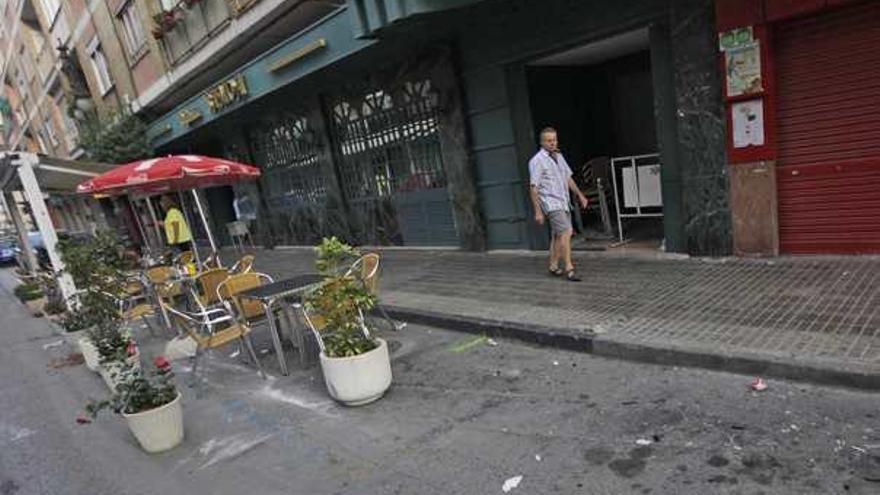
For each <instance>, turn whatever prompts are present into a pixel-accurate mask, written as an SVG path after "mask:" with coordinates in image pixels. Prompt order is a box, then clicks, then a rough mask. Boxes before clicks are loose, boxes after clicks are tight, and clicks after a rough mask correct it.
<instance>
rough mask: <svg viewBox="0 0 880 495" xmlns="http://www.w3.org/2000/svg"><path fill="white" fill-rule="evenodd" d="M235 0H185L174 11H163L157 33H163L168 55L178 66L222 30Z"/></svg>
mask: <svg viewBox="0 0 880 495" xmlns="http://www.w3.org/2000/svg"><path fill="white" fill-rule="evenodd" d="M232 3H235V4H236V5H237V4H238V3H240V2H232V1H231V0H197V1H192V0H182V1H180V2H179V3H178V4H177V6H176V7H175V8H174V9H173V10H172V11H171V12H163V13H161V14H159V15H158V16H157V17H156V19H155V23H156V26H154V33H157V34H158V33H161V34H160V36H161V42H162V44H163V46H164V47H165V55H166V57H167V58H168V62H169V63H170V64H171V65H176V64H178V63H180V62H181V61H183V60H185V59H186V58H188V57H189V56H190V55H192V54H193V53H194V52H196V51H198V50H199V48H201V47H202V46H203V45H204V44H205V43H207V42H208V40H210V39H211V38H212V37H214V36H215V35H216V34H217V33H218V32H219V31H221V30H222V29H223V28H224V27H226V25H227V24H229V20H230V19H231V18H232V17H235V14H236V11H235V10H233V7H234V6H235V5H232Z"/></svg>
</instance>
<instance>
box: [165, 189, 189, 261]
mask: <svg viewBox="0 0 880 495" xmlns="http://www.w3.org/2000/svg"><path fill="white" fill-rule="evenodd" d="M161 203H162V209H164V210H165V221H163V222H162V225H163V226H164V227H165V238H166V240H167V242H168V245H169V246H170V247H171V249H172V250H173V251H174V252H175V253H179V252H180V251H183V250H184V246H183V244H187V243H189V242H192V233H191V232H190V230H189V225H187V223H186V217H184V216H183V212H181V211H180V209H179V208H178V207H177V204H175V202H174V200H173V199H172V198H171V196H162V201H161Z"/></svg>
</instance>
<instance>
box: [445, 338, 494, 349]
mask: <svg viewBox="0 0 880 495" xmlns="http://www.w3.org/2000/svg"><path fill="white" fill-rule="evenodd" d="M488 340H489V338H488V337H486V336H485V335H481V336H479V337H473V338H469V339H465V340H464V341H463V342H459V343H458V344H455V345H453V346H452V347H450V348H449V351H450V352H464V351H468V350H471V349H473V348H474V347H477V346H479V345H482V344H485V343H486V342H487V341H488Z"/></svg>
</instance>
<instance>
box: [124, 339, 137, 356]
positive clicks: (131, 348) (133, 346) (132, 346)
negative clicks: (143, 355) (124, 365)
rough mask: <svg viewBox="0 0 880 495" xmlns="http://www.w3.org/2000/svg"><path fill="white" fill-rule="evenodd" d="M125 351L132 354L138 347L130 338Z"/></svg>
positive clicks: (135, 352)
mask: <svg viewBox="0 0 880 495" xmlns="http://www.w3.org/2000/svg"><path fill="white" fill-rule="evenodd" d="M126 352H127V353H128V355H129V356H134V355H135V354H137V352H138V347H137V344H136V343H135V341H133V340H132V341H130V342H129V343H128V348H127V349H126Z"/></svg>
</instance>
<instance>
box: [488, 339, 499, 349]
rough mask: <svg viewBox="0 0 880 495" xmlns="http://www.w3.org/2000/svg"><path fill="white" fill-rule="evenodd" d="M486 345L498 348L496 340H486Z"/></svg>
mask: <svg viewBox="0 0 880 495" xmlns="http://www.w3.org/2000/svg"><path fill="white" fill-rule="evenodd" d="M486 345H488V346H491V347H498V342H496V341H495V339H486Z"/></svg>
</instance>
